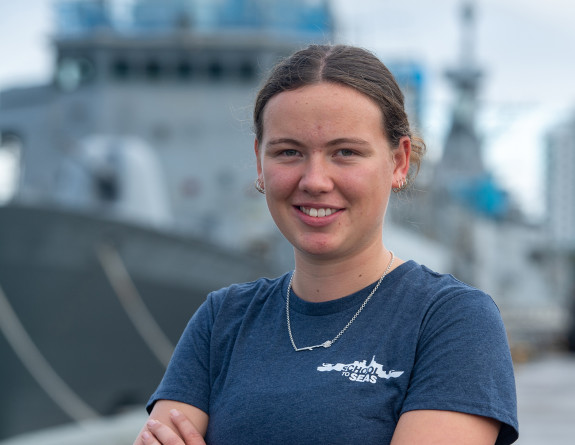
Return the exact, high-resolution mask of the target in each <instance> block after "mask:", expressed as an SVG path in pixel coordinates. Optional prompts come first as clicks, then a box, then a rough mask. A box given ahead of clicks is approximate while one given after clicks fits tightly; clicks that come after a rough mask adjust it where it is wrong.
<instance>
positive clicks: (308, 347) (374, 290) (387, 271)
mask: <svg viewBox="0 0 575 445" xmlns="http://www.w3.org/2000/svg"><path fill="white" fill-rule="evenodd" d="M389 253H391V260H390V261H389V264H388V265H387V269H385V272H383V275H382V276H381V278H380V279H379V281H378V282H377V284H376V285H375V287H374V288H373V290H372V291H371V292H370V293H369V295H368V296H367V298H366V299H365V301H364V302H363V303H362V304H361V306H360V307H359V309H358V310H357V312H356V313H355V314H354V315H353V317H351V320H349V321H348V322H347V324H346V325H345V326H344V327H343V329H342V330H341V331H339V332H338V334H337V335H336V336H335V337H334V338H332V339H331V340H326V341H324V342H323V343H320V344H319V345H315V346H306V347H304V348H298V347H297V346H296V345H295V341H294V339H293V335H292V332H291V323H290V318H289V297H290V290H291V287H292V281H293V276H294V275H295V272H294V273H292V274H291V278H290V280H289V284H288V288H287V296H286V320H287V328H288V333H289V339H290V341H291V344H292V346H293V348H294V350H295V351H296V352H298V351H311V350H312V349H315V348H321V347H323V348H329V347H330V346H331V345H333V344H334V343H335V342H336V341H337V339H339V337H341V336H342V335H343V333H344V332H345V331H346V330H347V328H349V327H350V326H351V324H352V323H353V322H354V321H355V319H356V318H357V316H358V315H359V314H360V313H361V311H363V308H364V307H365V305H366V304H367V302H368V301H369V300H370V299H371V297H373V294H375V292H376V291H377V288H378V287H379V285H380V284H381V282H382V281H383V279H384V278H385V276H386V275H387V274H388V273H389V270H390V269H391V265H392V264H393V260H394V256H393V252H392V251H391V250H390V251H389Z"/></svg>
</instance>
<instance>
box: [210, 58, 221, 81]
mask: <svg viewBox="0 0 575 445" xmlns="http://www.w3.org/2000/svg"><path fill="white" fill-rule="evenodd" d="M208 75H209V77H210V78H211V79H214V80H219V79H221V78H222V77H223V75H224V67H223V66H222V64H221V63H220V62H217V61H214V62H212V63H210V64H209V65H208Z"/></svg>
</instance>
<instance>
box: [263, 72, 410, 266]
mask: <svg viewBox="0 0 575 445" xmlns="http://www.w3.org/2000/svg"><path fill="white" fill-rule="evenodd" d="M263 128H264V131H263V137H262V140H261V141H256V146H255V149H256V156H257V161H258V176H259V178H260V179H261V180H262V182H263V183H264V186H265V190H266V200H267V204H268V207H269V209H270V212H271V215H272V217H273V219H274V221H275V223H276V224H277V226H278V228H279V229H280V231H281V232H282V233H283V235H284V236H285V237H286V238H287V239H288V240H289V241H290V243H291V244H292V245H293V246H294V247H295V249H296V254H301V255H311V256H313V257H314V258H316V259H320V258H323V259H343V258H346V257H352V256H354V255H356V254H358V253H361V252H364V251H367V250H368V249H369V248H370V247H373V246H377V245H379V246H381V243H382V239H381V236H382V226H383V219H384V215H385V210H386V208H387V204H388V201H389V195H390V192H391V188H392V186H398V184H399V183H400V181H401V179H402V178H405V176H406V174H407V170H408V168H409V152H410V149H411V146H410V142H409V138H407V137H406V138H403V139H402V140H401V142H400V144H399V146H398V147H393V148H394V149H393V150H392V147H390V146H389V142H388V141H387V138H386V137H385V134H384V130H383V125H382V113H381V111H380V109H379V108H378V106H377V105H376V104H375V103H374V102H373V101H372V100H371V99H370V98H368V97H367V96H365V95H363V94H362V93H359V92H358V91H356V90H355V89H353V88H350V87H346V86H343V85H339V84H334V83H320V84H316V85H310V86H305V87H302V88H298V89H296V90H291V91H285V92H282V93H280V94H277V95H276V96H274V97H272V98H271V99H270V101H269V102H268V103H267V105H266V107H265V109H264V113H263Z"/></svg>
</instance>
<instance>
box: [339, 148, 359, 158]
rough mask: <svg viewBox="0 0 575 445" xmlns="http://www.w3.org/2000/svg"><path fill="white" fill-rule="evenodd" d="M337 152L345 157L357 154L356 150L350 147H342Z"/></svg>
mask: <svg viewBox="0 0 575 445" xmlns="http://www.w3.org/2000/svg"><path fill="white" fill-rule="evenodd" d="M337 154H338V155H339V156H342V157H344V158H349V157H351V156H353V155H354V154H355V151H353V150H350V149H349V148H342V149H340V150H338V151H337Z"/></svg>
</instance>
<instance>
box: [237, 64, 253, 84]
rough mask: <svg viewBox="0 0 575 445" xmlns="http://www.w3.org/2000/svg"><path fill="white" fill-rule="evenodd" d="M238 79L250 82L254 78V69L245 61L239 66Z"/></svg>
mask: <svg viewBox="0 0 575 445" xmlns="http://www.w3.org/2000/svg"><path fill="white" fill-rule="evenodd" d="M239 71H240V78H241V79H242V80H252V79H254V78H255V77H256V69H255V66H254V64H253V63H252V62H250V61H248V60H246V61H244V62H242V64H241V65H240V69H239Z"/></svg>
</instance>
